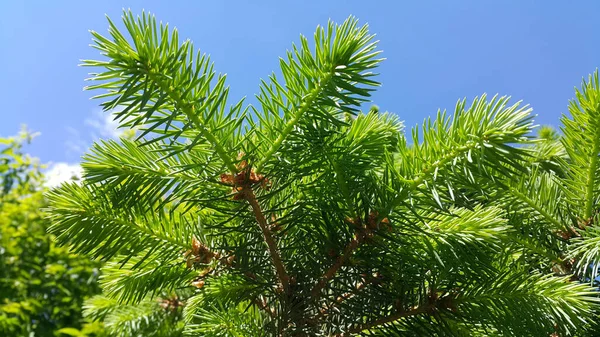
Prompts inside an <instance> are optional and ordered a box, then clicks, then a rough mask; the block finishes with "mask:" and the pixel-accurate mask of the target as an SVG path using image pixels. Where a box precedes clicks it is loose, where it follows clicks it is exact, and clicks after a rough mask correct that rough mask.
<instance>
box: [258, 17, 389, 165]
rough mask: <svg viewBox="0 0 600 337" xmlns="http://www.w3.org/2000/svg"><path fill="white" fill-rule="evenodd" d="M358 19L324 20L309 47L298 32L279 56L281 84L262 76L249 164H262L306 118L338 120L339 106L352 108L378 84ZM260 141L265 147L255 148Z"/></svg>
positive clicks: (372, 46) (371, 52)
mask: <svg viewBox="0 0 600 337" xmlns="http://www.w3.org/2000/svg"><path fill="white" fill-rule="evenodd" d="M357 23H358V21H357V20H356V19H355V18H352V17H351V18H348V19H347V20H346V21H344V23H342V24H341V25H334V24H333V22H329V24H328V26H327V30H325V29H324V28H323V27H318V28H317V31H316V33H315V37H314V38H315V46H314V52H313V51H311V49H310V48H309V44H308V40H307V39H306V38H305V37H304V36H301V46H300V47H296V46H295V45H294V46H293V51H291V52H288V55H287V59H286V60H284V59H281V60H280V65H281V71H282V74H283V77H284V80H285V84H280V83H279V82H278V80H277V79H276V77H275V75H273V76H271V77H270V83H267V82H266V81H262V83H261V88H260V89H261V94H260V95H258V96H257V98H258V100H259V102H260V103H261V105H262V110H263V111H256V114H255V115H256V117H257V118H258V120H259V121H260V123H255V122H254V121H250V123H251V125H252V126H253V128H254V129H255V131H256V132H257V133H256V134H257V136H258V137H259V139H258V141H257V145H258V147H259V151H260V152H262V154H261V156H260V159H258V161H257V163H256V164H255V165H254V166H255V167H256V170H257V172H262V171H263V170H264V168H265V166H266V165H267V164H268V163H269V161H270V160H271V159H272V157H273V156H274V155H275V154H276V153H278V151H279V150H280V148H281V146H282V145H283V144H284V142H285V140H286V139H288V138H289V136H290V135H291V134H292V133H294V130H297V131H298V132H299V131H300V130H301V124H302V122H303V121H304V120H305V119H306V118H308V117H309V116H310V117H311V118H315V119H318V120H321V121H326V122H328V123H331V124H336V125H337V124H341V121H340V120H339V118H338V115H339V114H340V112H347V113H354V112H356V111H357V109H356V106H358V105H359V104H360V103H361V102H364V101H366V99H365V98H364V97H368V96H370V92H371V91H372V90H373V89H371V88H370V87H374V86H378V85H379V83H378V82H376V81H373V80H371V79H370V78H371V77H373V76H375V74H373V73H371V72H370V70H372V69H374V68H375V67H377V65H378V63H379V62H380V61H381V59H376V57H377V55H378V54H379V53H380V51H377V50H376V49H375V48H376V44H377V43H376V42H372V40H373V36H372V35H369V34H368V27H367V26H366V25H365V26H363V27H358V26H357ZM263 143H264V146H266V148H264V149H260V147H261V146H263V145H261V144H263Z"/></svg>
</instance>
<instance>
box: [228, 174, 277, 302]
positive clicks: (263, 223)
mask: <svg viewBox="0 0 600 337" xmlns="http://www.w3.org/2000/svg"><path fill="white" fill-rule="evenodd" d="M240 193H241V194H242V195H243V196H244V199H245V200H246V201H248V203H249V204H250V206H251V207H252V211H253V212H254V216H255V218H256V221H257V222H258V226H259V227H260V230H261V232H262V234H263V238H264V240H265V243H266V244H267V247H268V248H269V253H270V255H271V260H272V261H273V265H274V267H275V271H276V272H277V277H278V279H279V282H280V283H281V285H282V286H283V289H284V290H285V291H286V292H288V291H289V276H288V274H287V272H286V270H285V265H284V264H283V261H282V259H281V255H280V254H279V248H278V247H277V243H276V242H275V238H274V237H273V234H272V233H271V230H270V229H269V224H268V223H267V219H266V218H265V215H264V214H263V212H262V209H261V207H260V205H259V204H258V201H257V200H256V196H255V195H254V191H252V188H251V187H247V186H246V187H243V189H242V190H241V191H240Z"/></svg>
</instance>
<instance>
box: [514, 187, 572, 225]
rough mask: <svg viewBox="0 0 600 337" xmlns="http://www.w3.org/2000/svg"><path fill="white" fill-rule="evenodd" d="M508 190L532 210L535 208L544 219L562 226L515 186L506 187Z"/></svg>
mask: <svg viewBox="0 0 600 337" xmlns="http://www.w3.org/2000/svg"><path fill="white" fill-rule="evenodd" d="M508 191H509V192H510V193H511V194H513V195H514V196H515V197H517V198H518V199H519V200H521V201H523V202H525V203H526V204H527V205H528V206H529V207H531V208H532V209H533V210H535V211H536V212H537V213H539V214H540V215H541V216H543V217H544V219H546V220H547V221H548V222H550V223H552V224H554V225H556V227H557V228H562V227H564V225H563V224H562V223H561V222H560V221H558V220H557V219H556V218H555V217H553V216H552V215H551V214H550V213H548V212H547V211H546V210H545V209H544V208H542V207H541V206H540V205H538V204H537V203H536V202H535V201H534V200H532V199H531V198H529V197H528V196H526V195H525V194H523V193H521V192H519V191H518V190H517V189H516V188H514V187H511V188H509V189H508Z"/></svg>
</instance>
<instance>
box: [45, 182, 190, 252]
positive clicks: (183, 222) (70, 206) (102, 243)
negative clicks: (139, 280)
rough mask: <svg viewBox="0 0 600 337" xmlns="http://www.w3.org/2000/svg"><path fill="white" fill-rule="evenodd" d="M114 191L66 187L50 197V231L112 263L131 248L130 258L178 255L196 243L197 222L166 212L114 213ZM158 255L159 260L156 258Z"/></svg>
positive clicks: (79, 249) (92, 187) (81, 249)
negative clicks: (151, 253)
mask: <svg viewBox="0 0 600 337" xmlns="http://www.w3.org/2000/svg"><path fill="white" fill-rule="evenodd" d="M115 193H116V192H115V191H114V190H110V189H106V188H103V187H102V186H94V185H88V186H79V185H77V184H64V185H63V186H61V188H59V189H55V190H53V191H52V192H50V193H49V194H48V199H49V200H50V201H51V206H50V207H49V208H48V211H49V213H50V218H51V220H52V222H53V225H52V226H51V227H50V228H49V229H48V231H49V232H50V233H53V234H55V235H56V238H57V240H58V241H59V242H63V243H67V242H68V243H70V244H71V245H72V247H73V249H74V250H75V251H78V252H81V253H85V254H92V256H93V257H102V258H104V259H109V258H111V257H112V256H114V255H117V254H119V253H120V252H122V251H123V249H128V252H129V253H130V254H132V255H136V254H138V253H141V252H147V251H154V252H160V253H161V254H162V255H163V256H164V257H168V256H178V255H180V254H181V251H182V250H186V249H188V248H189V243H190V242H191V241H192V240H191V237H192V228H191V223H193V221H194V220H192V219H191V218H188V217H186V216H183V215H180V214H179V213H176V212H175V213H167V212H165V210H164V209H160V210H155V211H151V212H144V211H140V210H139V209H137V208H135V207H133V208H128V209H116V208H113V207H112V206H111V204H112V201H111V199H113V198H115V197H118V195H116V194H115ZM155 256H157V257H158V256H160V254H159V255H155Z"/></svg>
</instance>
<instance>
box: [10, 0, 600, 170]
mask: <svg viewBox="0 0 600 337" xmlns="http://www.w3.org/2000/svg"><path fill="white" fill-rule="evenodd" d="M122 8H131V9H132V10H133V11H134V12H138V13H139V12H141V10H142V9H146V10H149V11H151V12H153V13H155V14H156V15H157V18H158V19H159V20H162V21H165V22H169V23H170V24H171V25H174V26H176V27H178V29H179V32H180V36H181V37H187V38H190V39H192V40H193V41H194V43H195V46H196V47H197V48H200V49H201V50H203V51H204V52H207V53H209V54H211V56H212V59H213V61H215V63H216V67H217V70H218V71H219V72H224V73H227V74H228V80H229V84H230V85H231V95H230V97H231V98H238V97H242V96H248V97H252V96H253V95H254V93H256V92H257V88H258V83H259V79H260V78H265V77H266V76H267V75H268V74H270V73H271V72H272V71H273V70H276V68H277V66H278V57H279V56H281V55H283V54H284V52H285V50H286V49H288V48H289V47H290V46H291V43H292V42H295V41H298V36H299V34H300V33H302V34H305V35H312V33H313V31H314V28H315V27H316V26H317V25H318V24H324V23H326V22H327V20H328V19H329V18H331V19H333V20H336V21H343V20H344V19H345V18H346V17H347V16H348V15H350V14H353V15H355V16H357V17H358V18H359V19H360V20H361V22H366V23H369V25H370V29H371V31H372V32H374V33H376V34H377V37H378V39H380V40H381V42H380V48H381V49H382V50H383V51H384V54H383V56H384V57H386V58H387V60H386V61H385V62H384V63H383V64H382V66H381V67H380V68H379V71H380V73H381V75H380V77H379V80H380V81H381V82H382V83H383V86H382V87H381V88H380V89H379V90H378V92H377V93H375V94H374V96H373V100H374V103H376V104H377V105H379V106H380V108H381V109H382V110H387V111H391V112H394V113H396V114H398V115H399V116H400V117H401V119H403V120H404V121H405V123H406V125H407V126H412V125H415V124H416V123H420V122H421V121H422V120H423V118H425V117H427V116H429V115H432V114H434V113H435V112H436V111H437V109H438V108H442V109H444V108H447V109H449V110H451V109H452V108H453V106H454V104H455V103H456V100H457V99H459V98H462V97H467V98H468V99H472V98H473V97H474V96H476V95H480V94H481V93H483V92H487V93H488V94H495V93H500V94H502V95H504V94H506V95H511V96H512V97H513V99H515V100H523V101H524V102H526V103H529V104H531V106H532V107H533V108H534V112H535V113H536V114H538V118H537V119H536V122H537V123H538V124H554V125H557V124H558V119H559V117H560V115H561V113H563V112H565V111H566V108H567V103H568V100H569V99H570V98H571V97H572V96H573V88H574V86H577V85H579V84H580V81H581V79H582V77H584V76H587V74H589V73H591V72H593V71H594V70H595V68H596V67H598V66H599V65H600V34H598V23H597V22H598V14H600V1H596V0H589V1H583V0H580V1H558V0H555V1H541V0H540V1H525V0H512V1H509V0H504V1H485V0H477V1H475V0H473V1H467V0H463V1H392V0H389V1H377V2H376V1H372V2H367V1H364V0H363V1H295V2H291V1H232V0H230V1H109V0H104V1H16V0H13V1H0V13H1V14H0V15H2V18H1V19H0V51H1V52H0V99H1V101H2V108H1V109H2V110H0V114H1V117H2V118H1V121H2V122H1V123H0V136H7V135H12V134H15V133H16V132H17V131H18V130H19V127H20V125H21V124H23V123H25V124H27V125H28V126H29V128H30V129H32V130H34V131H39V132H41V136H40V137H39V138H38V139H37V140H36V141H35V142H34V144H33V145H31V146H30V147H29V148H28V150H29V152H30V153H32V154H33V155H35V156H37V157H40V158H41V160H42V161H43V162H54V163H64V164H65V165H66V164H71V163H77V162H78V161H79V158H80V156H81V154H82V152H83V151H85V149H86V148H87V146H89V145H90V143H91V142H92V141H93V140H94V139H97V138H99V137H111V136H114V132H113V127H114V125H111V124H110V123H109V119H107V118H105V117H106V116H105V115H102V114H101V113H100V111H99V109H98V107H97V106H98V105H97V104H98V103H99V102H96V101H91V100H89V97H91V95H92V94H91V93H90V92H84V91H82V87H83V86H84V85H85V83H84V81H83V80H84V78H85V77H86V75H87V71H88V70H89V69H84V68H81V67H78V66H77V64H78V63H79V59H89V58H92V59H93V58H97V57H98V54H97V52H96V50H94V49H92V48H90V47H89V46H88V45H89V43H90V42H91V38H90V35H89V33H88V30H90V29H92V30H96V31H99V32H102V33H106V31H107V23H106V20H105V17H104V14H108V15H109V16H110V17H112V18H113V19H115V20H117V21H118V20H119V17H120V15H121V10H122Z"/></svg>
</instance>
